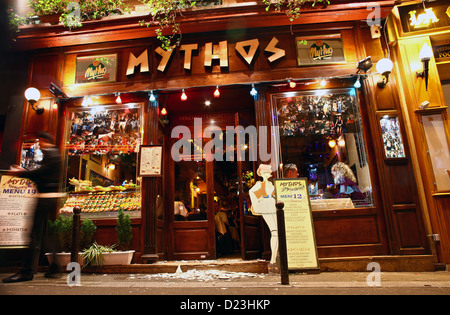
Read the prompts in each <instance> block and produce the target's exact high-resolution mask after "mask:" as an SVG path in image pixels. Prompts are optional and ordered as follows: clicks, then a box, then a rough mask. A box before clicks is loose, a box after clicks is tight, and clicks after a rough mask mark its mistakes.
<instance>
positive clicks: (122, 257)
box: [91, 250, 134, 266]
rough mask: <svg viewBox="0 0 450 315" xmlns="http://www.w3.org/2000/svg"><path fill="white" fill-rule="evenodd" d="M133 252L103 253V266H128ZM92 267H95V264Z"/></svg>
mask: <svg viewBox="0 0 450 315" xmlns="http://www.w3.org/2000/svg"><path fill="white" fill-rule="evenodd" d="M133 254H134V250H127V251H119V252H111V253H103V266H111V265H129V264H131V260H132V259H133ZM91 265H92V266H97V265H96V264H95V263H92V264H91Z"/></svg>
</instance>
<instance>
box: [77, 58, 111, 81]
mask: <svg viewBox="0 0 450 315" xmlns="http://www.w3.org/2000/svg"><path fill="white" fill-rule="evenodd" d="M116 73H117V54H109V55H102V56H85V57H77V65H76V71H75V84H82V83H99V82H102V83H105V82H115V81H116Z"/></svg>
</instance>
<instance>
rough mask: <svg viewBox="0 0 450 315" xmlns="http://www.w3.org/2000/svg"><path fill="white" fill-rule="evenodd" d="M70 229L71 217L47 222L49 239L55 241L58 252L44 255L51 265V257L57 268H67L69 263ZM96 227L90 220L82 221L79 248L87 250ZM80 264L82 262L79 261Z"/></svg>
mask: <svg viewBox="0 0 450 315" xmlns="http://www.w3.org/2000/svg"><path fill="white" fill-rule="evenodd" d="M72 227H73V220H72V218H71V217H64V216H62V215H59V217H58V218H57V219H56V220H55V221H49V223H48V229H49V233H50V237H51V238H53V239H54V240H57V242H58V245H59V249H60V252H58V253H56V254H55V255H53V253H46V254H45V255H46V256H47V259H48V260H49V263H50V264H51V263H53V257H55V259H56V264H57V265H59V266H67V264H68V263H69V262H70V252H71V247H72ZM96 230H97V227H96V226H95V224H94V223H93V222H92V220H89V219H84V220H83V221H82V222H81V227H80V248H81V249H84V248H88V247H89V246H90V245H91V244H92V242H93V240H94V234H95V231H96ZM80 262H82V260H81V259H80Z"/></svg>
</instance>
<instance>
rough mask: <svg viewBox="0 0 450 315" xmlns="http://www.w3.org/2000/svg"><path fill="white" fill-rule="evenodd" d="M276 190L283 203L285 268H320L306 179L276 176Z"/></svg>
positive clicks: (278, 200) (278, 199)
mask: <svg viewBox="0 0 450 315" xmlns="http://www.w3.org/2000/svg"><path fill="white" fill-rule="evenodd" d="M275 194H276V198H277V202H280V201H282V202H283V203H284V219H285V228H286V248H287V260H288V269H296V270H298V269H301V270H306V269H319V260H318V256H317V247H316V240H315V236H314V225H313V221H312V212H311V205H310V202H309V194H308V181H307V179H306V178H289V179H275Z"/></svg>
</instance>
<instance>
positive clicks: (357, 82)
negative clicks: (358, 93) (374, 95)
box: [353, 76, 361, 89]
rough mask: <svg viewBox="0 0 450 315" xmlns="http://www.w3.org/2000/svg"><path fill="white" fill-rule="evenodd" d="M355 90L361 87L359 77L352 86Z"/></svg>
mask: <svg viewBox="0 0 450 315" xmlns="http://www.w3.org/2000/svg"><path fill="white" fill-rule="evenodd" d="M353 86H354V87H355V88H357V89H359V88H360V87H361V82H360V81H359V76H358V79H357V80H356V82H355V84H354V85H353Z"/></svg>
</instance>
